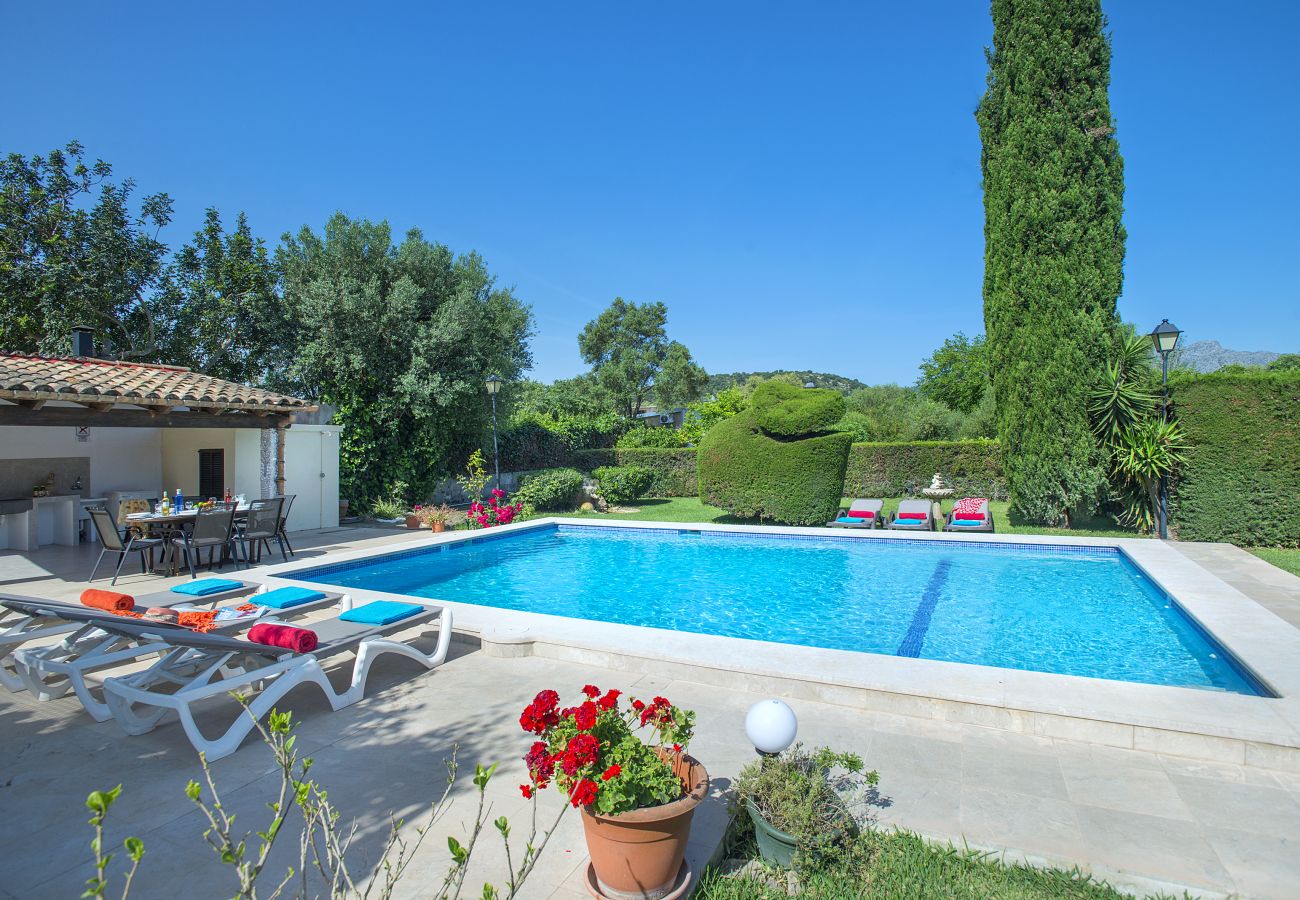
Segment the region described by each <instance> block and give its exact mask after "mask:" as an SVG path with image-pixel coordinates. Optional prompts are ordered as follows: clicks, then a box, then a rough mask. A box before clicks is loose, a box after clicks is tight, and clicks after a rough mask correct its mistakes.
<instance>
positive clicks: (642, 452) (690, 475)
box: [573, 447, 700, 497]
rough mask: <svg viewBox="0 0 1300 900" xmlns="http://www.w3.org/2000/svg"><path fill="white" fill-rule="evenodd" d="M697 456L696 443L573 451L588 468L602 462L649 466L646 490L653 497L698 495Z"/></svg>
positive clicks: (583, 465)
mask: <svg viewBox="0 0 1300 900" xmlns="http://www.w3.org/2000/svg"><path fill="white" fill-rule="evenodd" d="M697 456H698V454H697V451H696V450H695V448H694V447H671V448H667V449H662V450H661V449H656V448H652V447H640V448H635V449H632V448H629V449H607V450H583V451H580V452H578V453H575V454H573V460H574V463H575V465H577V466H578V468H580V469H582V470H583V471H584V472H595V470H596V469H599V468H601V467H602V466H640V467H641V468H644V469H649V470H650V472H651V474H652V478H651V480H650V487H649V488H648V489H647V490H646V494H647V495H648V496H650V497H697V496H699V493H700V488H699V482H698V480H697V477H696V459H697Z"/></svg>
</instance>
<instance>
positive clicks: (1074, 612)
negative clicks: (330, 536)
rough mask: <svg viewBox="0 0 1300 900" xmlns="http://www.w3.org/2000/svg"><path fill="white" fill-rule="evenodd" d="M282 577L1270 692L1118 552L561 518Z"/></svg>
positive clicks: (708, 630)
mask: <svg viewBox="0 0 1300 900" xmlns="http://www.w3.org/2000/svg"><path fill="white" fill-rule="evenodd" d="M282 577H286V578H292V579H295V580H299V581H311V582H317V583H322V584H330V585H335V586H339V587H355V588H366V589H370V590H376V591H385V592H389V593H395V594H406V595H410V596H414V597H421V598H429V599H439V600H446V601H455V602H460V603H470V604H477V605H482V606H493V607H500V608H504V609H512V610H520V611H524V612H534V613H547V614H551V615H557V616H568V617H572V618H578V619H592V620H597V621H604V622H616V623H622V624H627V625H641V626H650V627H653V628H666V629H671V630H677V631H688V632H697V633H701V634H711V635H720V636H724V637H735V638H749V639H753V640H762V641H776V642H779V643H786V644H797V645H802V646H810V647H823V648H827V649H834V650H850V651H858V652H863V653H877V654H885V655H892V656H901V657H918V658H922V659H930V660H940V661H945V662H957V663H974V664H978V665H984V666H997V667H1001V668H1008V669H1026V670H1031V671H1039V672H1054V673H1060V674H1067V675H1083V676H1089V677H1093V678H1104V679H1111V680H1116V681H1131V682H1140V683H1146V684H1161V685H1176V686H1181V687H1193V688H1202V689H1207V690H1217V691H1226V692H1232V693H1239V694H1251V695H1262V694H1267V693H1268V692H1267V691H1266V690H1265V689H1263V688H1261V687H1260V686H1259V685H1258V684H1257V683H1256V682H1255V680H1254V679H1252V678H1251V677H1250V675H1249V674H1248V673H1246V672H1245V671H1244V670H1243V669H1242V668H1241V667H1240V666H1239V665H1238V664H1237V663H1236V661H1235V660H1234V659H1233V658H1232V657H1231V655H1230V654H1228V653H1227V652H1226V651H1225V650H1224V649H1223V648H1222V647H1221V646H1220V645H1219V644H1218V643H1216V642H1215V641H1214V639H1213V638H1212V637H1211V636H1210V635H1208V634H1207V633H1206V632H1204V631H1203V630H1202V629H1201V628H1199V627H1198V626H1197V625H1196V624H1195V623H1194V622H1193V621H1192V620H1191V619H1190V618H1188V617H1187V616H1186V615H1185V614H1184V613H1183V611H1182V610H1181V609H1180V608H1179V607H1178V605H1177V604H1176V603H1175V602H1173V600H1172V599H1171V598H1170V597H1169V596H1168V595H1167V594H1166V593H1165V592H1164V591H1162V590H1161V589H1160V588H1159V587H1158V586H1157V585H1155V584H1154V583H1153V582H1152V581H1151V580H1150V579H1148V578H1147V577H1146V576H1145V575H1144V574H1143V573H1142V572H1141V571H1140V570H1139V569H1138V568H1137V567H1135V566H1134V565H1133V564H1132V563H1131V562H1130V561H1129V560H1128V559H1127V558H1126V557H1125V556H1124V555H1123V554H1122V553H1121V552H1120V551H1119V550H1117V549H1116V548H1113V547H1091V546H1088V547H1084V546H1058V545H1049V544H1006V543H994V542H984V541H931V540H907V539H888V538H880V539H862V538H856V537H850V536H827V537H804V536H795V535H784V534H771V535H768V534H762V535H759V534H753V533H737V532H726V531H697V530H691V529H651V528H631V527H613V528H611V527H592V526H582V525H566V524H558V525H555V524H553V525H547V526H543V527H538V528H530V529H525V530H520V531H517V532H512V533H508V534H489V533H485V534H483V535H482V536H480V537H477V538H475V539H474V540H468V541H465V540H462V541H453V542H448V543H442V544H438V545H434V546H429V547H422V548H418V549H414V550H405V551H400V552H396V553H387V554H383V555H377V556H372V557H367V558H363V559H359V560H351V561H349V562H345V563H336V564H332V565H324V566H316V567H312V568H309V569H297V570H293V571H285V572H283V573H282Z"/></svg>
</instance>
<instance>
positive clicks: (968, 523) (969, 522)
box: [952, 519, 984, 528]
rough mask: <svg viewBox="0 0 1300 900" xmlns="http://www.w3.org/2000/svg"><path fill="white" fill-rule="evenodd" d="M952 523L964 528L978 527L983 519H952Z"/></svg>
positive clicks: (982, 522)
mask: <svg viewBox="0 0 1300 900" xmlns="http://www.w3.org/2000/svg"><path fill="white" fill-rule="evenodd" d="M952 524H954V525H961V526H962V527H964V528H978V527H979V526H980V525H983V524H984V520H983V519H953V520H952Z"/></svg>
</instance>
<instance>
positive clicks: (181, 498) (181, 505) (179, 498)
mask: <svg viewBox="0 0 1300 900" xmlns="http://www.w3.org/2000/svg"><path fill="white" fill-rule="evenodd" d="M172 505H173V506H175V507H176V511H177V512H184V510H185V495H184V494H182V493H181V489H180V488H177V489H176V499H175V500H174V501H172Z"/></svg>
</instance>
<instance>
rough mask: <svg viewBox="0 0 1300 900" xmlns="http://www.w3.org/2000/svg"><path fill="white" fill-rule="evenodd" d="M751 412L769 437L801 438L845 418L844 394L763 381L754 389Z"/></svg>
mask: <svg viewBox="0 0 1300 900" xmlns="http://www.w3.org/2000/svg"><path fill="white" fill-rule="evenodd" d="M749 406H750V409H752V410H753V411H754V418H755V420H756V421H757V422H758V427H759V428H762V429H763V430H764V431H766V432H767V433H768V434H770V435H774V436H782V437H802V436H804V435H809V434H816V433H818V432H822V431H828V430H829V429H830V428H832V427H833V426H834V425H835V423H836V422H838V421H839V420H840V419H842V418H844V412H845V410H846V409H847V407H846V405H845V403H844V395H843V394H841V393H839V392H838V391H827V390H820V391H819V390H809V389H808V388H801V387H796V386H795V385H793V384H786V383H785V382H784V381H765V382H763V383H762V384H760V385H759V386H758V387H757V388H755V389H754V395H753V397H751V398H750V404H749Z"/></svg>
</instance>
